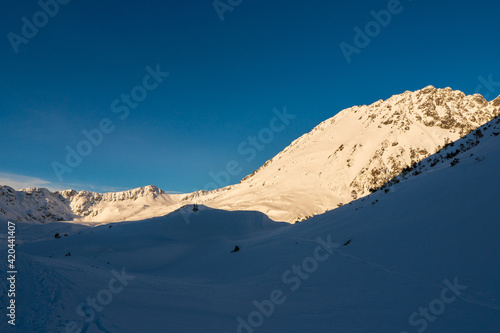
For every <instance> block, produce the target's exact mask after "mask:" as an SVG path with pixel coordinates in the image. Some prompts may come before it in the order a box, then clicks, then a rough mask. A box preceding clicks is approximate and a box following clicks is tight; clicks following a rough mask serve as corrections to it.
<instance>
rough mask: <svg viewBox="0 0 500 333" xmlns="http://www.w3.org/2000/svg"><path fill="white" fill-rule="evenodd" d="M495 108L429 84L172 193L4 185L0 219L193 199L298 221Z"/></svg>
mask: <svg viewBox="0 0 500 333" xmlns="http://www.w3.org/2000/svg"><path fill="white" fill-rule="evenodd" d="M498 115H500V96H499V97H497V98H496V99H495V100H492V101H490V102H488V101H486V100H485V99H484V98H483V96H481V95H479V94H475V95H469V96H467V95H465V94H464V93H463V92H461V91H454V90H452V89H451V88H445V89H436V88H435V87H433V86H428V87H426V88H424V89H421V90H418V91H415V92H410V91H406V92H404V93H402V94H400V95H395V96H392V97H390V98H389V99H387V100H385V101H384V100H379V101H376V102H375V103H372V104H370V105H362V106H353V107H350V108H347V109H345V110H343V111H340V112H339V113H338V114H336V115H335V116H334V117H332V118H329V119H327V120H325V121H323V122H321V123H320V124H319V125H317V126H316V127H314V129H313V130H311V131H310V132H309V133H306V134H304V135H302V136H300V137H299V138H297V139H296V140H294V141H293V142H292V143H291V144H290V145H289V146H288V147H286V148H285V149H284V150H283V151H281V152H280V153H278V154H277V155H276V156H274V157H273V158H272V159H270V160H268V161H266V162H265V163H264V165H262V166H261V167H260V168H258V169H257V170H256V171H254V172H253V173H252V174H250V175H248V176H246V177H244V178H243V179H242V180H241V182H240V183H239V184H235V185H230V186H227V187H224V188H221V189H217V190H213V191H208V192H207V191H197V192H193V193H189V194H179V195H169V194H167V193H165V192H164V191H162V190H161V189H159V188H157V187H156V186H152V185H150V186H145V187H141V188H137V189H132V190H129V191H121V192H114V193H95V192H89V191H74V190H66V191H59V192H50V191H48V190H47V189H26V190H22V191H14V190H13V189H10V190H9V188H8V187H4V188H0V189H1V191H0V219H11V220H14V221H26V222H38V223H46V222H50V221H60V220H75V221H79V222H91V223H93V222H114V221H127V220H128V221H129V220H138V219H146V218H150V217H157V216H162V215H166V214H169V213H171V212H173V211H175V210H177V209H178V208H180V207H181V206H183V205H186V204H192V203H198V204H204V205H207V206H209V207H211V208H217V209H224V210H256V211H260V212H263V213H264V214H266V215H268V216H269V217H271V218H272V219H274V220H276V221H286V222H296V221H301V220H304V219H307V218H309V217H311V216H314V215H317V214H320V213H323V212H325V211H328V210H332V209H335V208H337V207H339V206H342V205H343V204H346V203H349V202H351V201H352V200H356V199H358V198H361V197H364V196H366V195H368V194H370V193H371V192H373V191H374V190H375V189H378V188H380V187H382V186H384V185H385V184H386V183H388V182H391V181H392V180H394V179H397V178H396V177H397V176H398V175H400V174H401V173H402V172H403V171H405V170H406V171H405V172H408V169H409V168H410V167H411V166H414V165H416V164H417V163H419V162H420V161H422V160H424V159H426V158H429V156H431V155H432V154H435V153H437V152H440V151H441V149H442V148H443V147H444V146H447V145H450V144H452V143H453V142H455V141H456V140H458V139H460V138H462V137H464V136H466V135H467V134H469V133H471V132H473V131H475V130H476V129H477V128H478V127H480V126H482V125H484V124H486V123H488V122H489V121H491V120H492V119H494V118H495V117H497V116H498ZM410 175H411V174H410ZM34 193H35V195H34Z"/></svg>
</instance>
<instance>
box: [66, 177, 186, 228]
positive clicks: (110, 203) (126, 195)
mask: <svg viewBox="0 0 500 333" xmlns="http://www.w3.org/2000/svg"><path fill="white" fill-rule="evenodd" d="M60 194H61V195H62V196H63V197H64V198H65V199H66V201H67V202H69V205H70V207H71V209H72V210H73V212H75V214H77V215H79V216H80V217H79V218H78V219H77V221H80V222H97V221H98V222H112V221H113V222H118V221H126V220H128V221H129V220H138V219H144V218H149V217H153V216H160V215H165V214H168V213H170V212H172V211H173V210H175V209H177V208H179V206H178V205H176V203H177V202H178V201H179V200H178V199H177V197H178V196H171V195H169V194H167V193H166V192H164V191H162V190H160V189H159V188H158V187H156V186H152V185H149V186H145V187H140V188H136V189H133V190H129V191H123V192H112V193H104V194H101V193H95V192H88V191H79V192H78V191H74V190H67V191H62V192H60Z"/></svg>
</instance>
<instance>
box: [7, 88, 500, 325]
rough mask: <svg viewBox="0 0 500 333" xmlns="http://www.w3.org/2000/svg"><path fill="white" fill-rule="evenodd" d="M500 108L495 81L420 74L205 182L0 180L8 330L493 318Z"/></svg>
mask: <svg viewBox="0 0 500 333" xmlns="http://www.w3.org/2000/svg"><path fill="white" fill-rule="evenodd" d="M499 115H500V97H498V98H496V99H495V100H492V101H490V102H488V101H486V100H485V99H484V98H483V97H482V96H480V95H472V96H466V95H465V94H463V93H461V92H459V91H453V90H451V89H449V88H446V89H436V88H434V87H426V88H424V89H422V90H420V91H416V92H405V93H403V94H401V95H396V96H393V97H391V98H390V99H388V100H386V101H378V102H375V103H374V104H372V105H369V106H359V107H358V106H356V107H352V108H349V109H346V110H344V111H342V112H340V113H339V114H337V115H336V116H334V117H332V118H331V119H328V120H326V121H324V122H323V123H321V124H319V125H318V126H317V127H315V128H314V129H313V130H312V131H311V132H310V133H307V134H305V135H303V136H302V137H300V138H298V139H297V140H295V141H294V142H293V143H292V144H291V145H290V146H288V147H287V148H285V149H284V150H283V151H282V152H281V153H279V154H278V155H276V156H275V157H274V158H273V159H271V160H269V161H268V162H266V163H265V164H264V165H263V166H262V167H261V168H260V169H258V170H257V171H255V172H254V173H253V174H252V175H249V176H248V177H245V178H244V179H243V180H242V181H241V182H240V183H239V184H235V185H232V186H229V187H227V188H223V189H220V190H216V191H210V192H203V191H201V192H196V193H191V194H182V195H179V194H175V195H171V194H168V193H166V192H164V191H162V190H160V189H159V188H157V187H155V186H146V187H142V188H138V189H134V190H130V191H125V192H117V193H106V194H99V193H93V192H87V191H74V190H67V191H60V192H51V191H49V190H47V189H40V188H35V189H26V190H21V191H15V190H14V189H12V188H10V187H8V186H2V187H1V188H0V227H1V228H2V230H7V221H14V222H16V228H17V242H18V246H16V252H17V259H16V261H17V263H18V271H19V277H20V278H19V281H18V284H19V294H18V296H17V299H18V303H19V304H18V313H19V314H22V315H19V317H18V324H17V327H16V328H17V329H18V331H19V332H237V333H253V332H308V331H310V332H377V333H378V332H380V333H386V332H395V333H413V332H420V333H421V332H424V331H425V332H458V333H460V332H464V333H469V332H478V333H482V332H484V333H486V332H498V331H499V330H500V284H499V283H498V280H499V278H500V269H499V268H498V263H497V261H498V260H497V255H498V253H500V242H499V235H500V223H499V222H500V218H499V213H498V209H497V205H496V204H497V200H498V189H499V188H500V177H498V176H497V169H498V166H499V165H500V135H499V134H500V117H499ZM194 204H197V205H198V209H193V205H194ZM296 221H301V222H299V223H296V224H293V222H296ZM285 222H289V223H285ZM290 222H291V223H290ZM56 234H57V235H58V236H59V237H55V235H56ZM0 237H1V238H0V245H1V246H2V247H6V243H7V237H6V236H5V234H4V233H3V232H2V233H0ZM5 265H6V262H5V260H3V261H1V262H0V269H2V270H5V271H6V270H7V267H5ZM7 291H8V290H7V287H6V285H5V284H0V295H5V294H6V293H7ZM2 325H5V327H3V326H2ZM6 325H7V323H6V322H5V321H1V322H0V330H1V331H2V332H4V331H6V330H7V327H6Z"/></svg>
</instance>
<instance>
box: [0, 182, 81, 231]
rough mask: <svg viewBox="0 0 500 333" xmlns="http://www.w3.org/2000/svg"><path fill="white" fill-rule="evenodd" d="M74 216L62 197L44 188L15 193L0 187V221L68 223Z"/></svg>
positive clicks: (7, 188)
mask: <svg viewBox="0 0 500 333" xmlns="http://www.w3.org/2000/svg"><path fill="white" fill-rule="evenodd" d="M74 217H75V214H74V213H73V211H72V210H71V208H70V207H69V205H68V204H67V203H66V201H65V199H64V197H63V196H62V195H61V194H59V193H57V192H50V191H49V190H47V189H46V188H27V189H24V190H21V191H16V190H14V189H13V188H12V187H9V186H0V220H2V221H7V220H9V221H15V222H34V223H46V222H53V221H70V220H72V219H73V218H74Z"/></svg>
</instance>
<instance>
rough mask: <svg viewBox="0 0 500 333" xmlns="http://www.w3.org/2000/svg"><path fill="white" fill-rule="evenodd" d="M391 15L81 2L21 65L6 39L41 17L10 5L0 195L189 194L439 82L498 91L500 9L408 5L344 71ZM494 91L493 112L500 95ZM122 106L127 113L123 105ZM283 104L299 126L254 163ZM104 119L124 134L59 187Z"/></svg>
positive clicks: (332, 8)
mask: <svg viewBox="0 0 500 333" xmlns="http://www.w3.org/2000/svg"><path fill="white" fill-rule="evenodd" d="M42 1H43V0H42ZM61 1H62V0H61ZM48 2H50V1H48ZM221 2H222V3H227V0H222V1H221ZM390 2H391V1H386V0H384V1H373V0H371V1H342V2H338V1H330V0H328V1H327V0H322V1H320V0H312V1H293V0H292V1H291V0H286V1H285V0H275V1H264V0H252V1H250V0H243V1H241V3H240V4H239V5H237V6H235V7H232V11H226V12H225V13H224V14H223V17H224V21H221V20H220V17H219V15H218V13H217V11H216V9H215V8H214V6H213V2H212V1H211V0H208V1H171V0H166V1H151V0H144V1H105V2H103V1H94V0H90V1H76V0H72V1H70V2H69V3H67V4H64V5H62V4H61V5H60V6H59V7H60V8H59V12H58V13H57V14H56V15H54V17H49V18H48V20H47V24H45V22H43V20H44V16H43V14H42V15H38V16H37V15H35V16H36V19H37V20H38V24H39V25H40V28H38V30H39V31H38V33H37V34H36V35H35V36H31V37H30V38H26V40H24V41H25V43H21V44H18V45H17V48H18V52H17V53H16V52H15V50H14V47H13V46H12V43H11V40H9V37H8V36H9V35H8V34H9V33H10V32H12V33H14V34H16V35H18V36H21V37H22V33H23V32H22V27H23V25H24V24H25V23H24V22H23V21H22V17H23V16H25V17H26V18H27V19H28V21H29V22H31V23H32V22H33V15H34V14H36V13H37V12H38V11H40V10H41V7H40V6H39V4H38V3H37V2H36V1H3V2H2V4H1V11H0V27H1V32H2V36H3V37H2V38H3V39H2V43H1V52H0V67H1V76H0V89H1V94H0V116H1V121H0V124H1V130H2V140H1V144H0V147H1V154H0V183H2V182H3V183H6V184H7V185H9V184H10V185H16V184H20V185H21V184H22V185H24V184H29V185H36V186H46V187H49V188H53V189H60V188H69V187H72V188H75V189H93V190H96V191H108V190H120V189H128V188H135V187H139V186H144V185H148V184H154V185H157V186H159V187H160V188H162V189H164V190H167V191H172V192H175V191H178V192H190V191H193V190H195V189H202V188H204V187H206V186H207V184H209V183H210V182H213V180H212V177H211V176H210V173H211V172H213V173H219V172H220V171H221V170H225V169H226V167H227V163H228V162H229V161H235V162H236V163H237V167H235V166H234V165H233V169H234V170H237V172H236V171H234V170H233V171H234V172H233V175H231V177H230V179H229V183H237V182H239V180H240V179H241V178H243V177H244V176H246V175H247V174H249V173H251V172H252V171H253V170H255V169H257V168H258V167H259V166H260V165H262V164H263V163H264V162H265V161H266V160H267V159H269V158H271V157H272V156H274V155H275V154H277V153H278V152H279V151H281V150H282V149H284V148H285V147H286V146H287V145H288V144H290V143H291V141H293V140H294V139H296V138H298V137H299V136H300V135H302V134H304V133H306V132H308V131H310V130H311V129H312V128H313V127H314V126H315V125H317V124H318V123H320V122H321V121H323V120H325V119H327V118H329V117H332V116H334V115H335V114H336V113H337V112H338V111H340V110H342V109H344V108H346V107H350V106H352V105H360V104H369V103H372V102H374V101H376V100H378V99H385V98H388V97H390V96H391V95H393V94H398V93H402V92H404V91H405V90H417V89H421V88H423V87H425V86H427V85H430V84H432V85H434V86H436V87H441V88H444V87H447V86H450V87H452V88H453V89H459V90H462V91H464V92H465V93H467V94H472V93H474V92H475V91H476V89H477V87H478V85H479V84H481V81H480V80H479V79H478V77H480V76H482V77H483V78H485V79H487V78H488V76H489V75H492V78H493V80H494V81H497V82H499V81H500V66H499V63H500V43H499V36H500V35H499V31H500V20H499V16H498V13H499V12H500V4H499V3H498V2H497V1H475V2H472V1H430V0H413V1H409V0H401V5H400V7H398V13H395V14H392V15H391V22H390V23H389V24H388V25H386V27H381V29H380V30H381V31H380V33H378V34H377V35H375V36H374V37H372V38H371V41H370V43H369V45H368V46H366V47H363V48H358V49H359V50H358V51H359V52H358V53H354V54H352V55H351V63H348V62H347V61H346V58H345V57H344V55H343V53H342V51H341V48H340V46H339V45H340V43H342V42H345V43H349V44H351V45H353V46H355V44H354V38H355V34H356V33H355V31H354V27H356V26H358V27H360V28H361V29H362V30H364V29H365V26H366V24H367V23H369V22H370V21H373V20H374V18H373V16H372V15H371V14H370V12H371V11H372V10H374V11H377V12H378V11H380V10H382V9H386V8H387V7H388V4H389V3H390ZM232 3H233V4H237V3H238V1H236V0H232ZM47 17H48V16H47ZM372 27H373V25H372ZM375 28H376V27H375ZM375 28H374V29H375ZM24 30H26V31H25V32H28V33H30V31H29V29H27V28H26V29H24ZM376 32H377V31H375V32H374V33H373V34H375V33H376ZM31 33H33V32H32V31H31ZM10 36H11V39H12V35H10ZM23 38H24V37H23ZM26 41H27V43H26ZM157 64H159V65H160V69H161V71H163V72H168V73H169V76H168V77H165V78H164V79H163V82H161V84H159V85H158V86H157V87H156V88H155V89H152V90H151V91H147V97H146V98H145V99H144V100H143V101H141V102H140V103H137V104H138V105H137V106H135V105H134V106H135V108H128V109H129V110H128V111H129V113H128V115H127V116H126V117H123V116H124V112H125V111H122V112H116V113H115V112H113V109H112V107H111V105H112V103H113V102H114V101H115V100H116V99H120V98H121V96H122V94H130V93H131V90H132V89H133V88H134V87H136V86H138V85H142V84H143V79H144V77H145V76H146V75H147V74H148V72H147V71H146V69H145V68H146V67H147V66H150V67H151V68H152V69H155V67H156V65H157ZM147 84H148V85H149V86H150V88H151V87H152V86H154V85H156V84H155V81H154V79H152V78H151V79H150V80H148V81H147ZM491 89H492V88H491ZM494 89H495V91H494V92H492V93H491V96H490V98H489V99H493V98H494V97H496V96H497V95H499V94H500V87H498V85H497V86H495V87H494ZM143 91H144V89H142V90H141V88H137V89H136V90H135V92H136V93H137V94H139V93H141V92H143ZM482 92H483V93H484V94H487V93H489V90H488V89H487V88H484V89H483V91H482ZM136 96H140V95H136ZM118 102H119V104H116V105H115V111H116V108H118V107H122V110H123V107H124V105H125V104H124V102H121V101H120V100H118ZM285 106H286V108H287V110H288V113H291V114H294V115H296V117H295V118H294V119H291V120H290V122H289V124H287V125H286V126H285V128H284V129H283V130H282V131H280V132H276V133H273V139H272V140H271V141H270V142H267V143H266V144H264V145H261V146H260V148H261V149H262V150H261V151H257V152H256V154H255V156H254V155H253V154H250V153H249V151H248V149H249V147H250V143H249V142H248V139H247V138H248V137H249V136H256V135H257V134H258V133H259V132H262V130H263V129H265V128H269V127H270V121H271V120H272V119H273V117H275V114H274V113H273V111H272V110H273V109H274V108H276V109H278V110H283V108H284V107H285ZM126 108H127V107H125V109H126ZM120 116H122V118H124V119H120ZM103 119H109V120H110V121H111V122H112V125H110V124H107V125H110V126H114V127H113V128H114V130H113V131H112V132H111V133H108V134H103V138H102V143H100V144H99V145H98V146H93V147H92V153H91V154H89V155H88V156H85V157H83V158H82V160H81V162H79V163H77V164H78V165H77V166H76V167H74V168H71V170H72V171H71V172H64V173H63V174H62V176H61V178H58V176H57V175H56V172H55V171H54V162H58V163H60V164H65V165H66V162H65V159H66V155H67V150H66V149H67V148H66V147H67V146H69V147H70V148H72V149H76V148H77V145H78V144H79V143H80V142H82V140H85V139H86V138H85V136H84V135H83V134H82V131H83V130H87V131H90V130H92V129H95V128H98V127H99V124H100V122H101V121H102V120H103ZM277 124H278V123H276V122H275V124H274V125H275V127H276V126H277ZM281 128H282V127H280V129H281ZM264 131H265V133H264V132H263V133H264V134H269V131H266V130H264ZM266 138H268V137H266ZM267 141H269V140H267ZM245 142H247V146H244V148H245V149H247V150H246V151H247V154H242V153H241V152H239V151H238V146H239V145H241V144H243V143H245ZM261 143H262V142H261ZM250 157H254V158H253V159H252V158H250ZM249 160H250V161H249ZM66 166H67V167H69V166H68V165H66ZM221 179H222V178H221ZM222 180H224V181H225V179H222ZM20 185H19V186H20ZM19 186H18V187H19Z"/></svg>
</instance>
